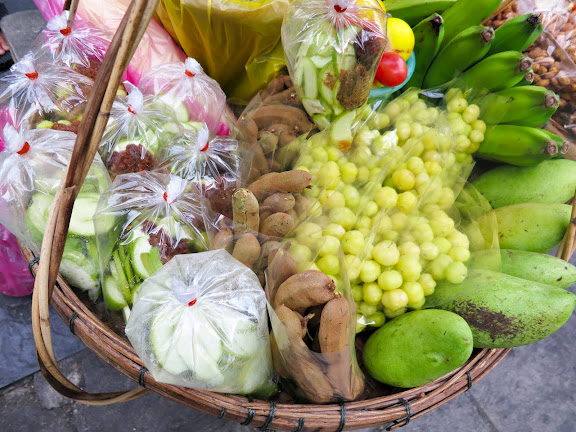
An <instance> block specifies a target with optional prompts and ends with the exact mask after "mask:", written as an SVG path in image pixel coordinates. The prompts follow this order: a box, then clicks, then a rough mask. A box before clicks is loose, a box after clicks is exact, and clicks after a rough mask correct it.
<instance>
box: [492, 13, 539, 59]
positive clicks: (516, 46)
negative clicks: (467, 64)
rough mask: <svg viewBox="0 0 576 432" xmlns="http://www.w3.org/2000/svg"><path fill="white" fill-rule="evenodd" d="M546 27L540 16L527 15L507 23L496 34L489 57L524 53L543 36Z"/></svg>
mask: <svg viewBox="0 0 576 432" xmlns="http://www.w3.org/2000/svg"><path fill="white" fill-rule="evenodd" d="M543 30H544V26H543V25H542V22H541V21H540V17H538V15H532V14H525V15H519V16H517V17H514V18H512V19H510V20H508V21H506V22H505V23H504V24H503V25H502V26H501V27H499V28H498V29H497V30H496V32H495V34H494V41H493V42H492V47H491V48H490V51H488V55H492V54H496V53H499V52H503V51H520V52H522V51H524V50H526V49H527V48H528V47H529V46H530V45H532V44H533V43H534V42H535V41H536V39H538V37H539V36H540V35H541V34H542V31H543Z"/></svg>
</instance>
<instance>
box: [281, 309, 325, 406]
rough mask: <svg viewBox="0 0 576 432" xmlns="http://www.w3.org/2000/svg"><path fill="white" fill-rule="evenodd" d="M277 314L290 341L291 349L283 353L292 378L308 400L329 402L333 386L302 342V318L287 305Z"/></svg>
mask: <svg viewBox="0 0 576 432" xmlns="http://www.w3.org/2000/svg"><path fill="white" fill-rule="evenodd" d="M275 312H276V315H277V316H278V319H279V320H280V321H281V322H282V324H284V326H285V327H286V331H287V333H288V340H289V341H290V348H289V349H287V350H284V351H283V352H282V351H281V355H282V356H283V358H284V362H285V364H286V369H287V371H288V373H289V375H290V377H291V378H292V379H294V381H296V383H297V384H298V387H299V388H300V390H301V391H302V392H303V393H304V395H305V396H306V397H307V398H308V399H310V400H312V401H314V402H318V403H325V402H329V401H330V399H332V395H333V391H332V386H331V385H330V382H329V381H328V378H327V377H326V375H325V374H324V372H323V371H322V368H321V366H320V365H319V364H318V362H317V361H316V359H315V358H314V357H313V356H312V353H311V352H310V350H309V349H308V347H307V346H306V344H305V343H304V341H303V340H302V336H301V335H302V327H301V325H302V321H301V320H300V317H299V316H298V315H297V314H296V313H295V312H294V311H292V310H290V309H289V308H287V307H286V306H285V305H280V306H278V307H277V308H276V309H275Z"/></svg>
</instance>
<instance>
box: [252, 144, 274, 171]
mask: <svg viewBox="0 0 576 432" xmlns="http://www.w3.org/2000/svg"><path fill="white" fill-rule="evenodd" d="M251 150H253V151H254V156H253V157H252V166H253V167H255V168H256V169H257V170H258V171H260V173H261V174H267V173H268V172H269V171H270V167H269V166H268V159H266V155H265V154H264V151H263V150H262V147H260V146H259V145H258V142H257V141H256V142H255V144H254V146H252V148H251Z"/></svg>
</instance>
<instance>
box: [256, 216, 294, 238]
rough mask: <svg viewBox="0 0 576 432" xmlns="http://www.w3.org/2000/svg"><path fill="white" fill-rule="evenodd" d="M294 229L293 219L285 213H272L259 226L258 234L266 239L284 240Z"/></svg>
mask: <svg viewBox="0 0 576 432" xmlns="http://www.w3.org/2000/svg"><path fill="white" fill-rule="evenodd" d="M293 228H294V219H292V216H290V215H287V214H286V213H280V212H279V213H274V214H272V215H270V216H268V217H267V218H266V219H264V221H262V223H261V224H260V233H261V234H262V235H263V236H266V237H274V238H284V237H285V236H286V235H288V233H290V231H292V229H293Z"/></svg>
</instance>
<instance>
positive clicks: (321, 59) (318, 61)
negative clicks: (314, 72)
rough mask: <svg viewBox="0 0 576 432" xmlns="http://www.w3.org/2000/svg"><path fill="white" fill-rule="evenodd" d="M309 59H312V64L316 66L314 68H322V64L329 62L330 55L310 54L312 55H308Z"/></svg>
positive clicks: (330, 59)
mask: <svg viewBox="0 0 576 432" xmlns="http://www.w3.org/2000/svg"><path fill="white" fill-rule="evenodd" d="M310 60H311V61H312V63H314V66H316V69H322V68H323V67H324V66H326V65H327V64H328V63H330V62H331V61H332V57H330V56H312V57H310Z"/></svg>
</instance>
